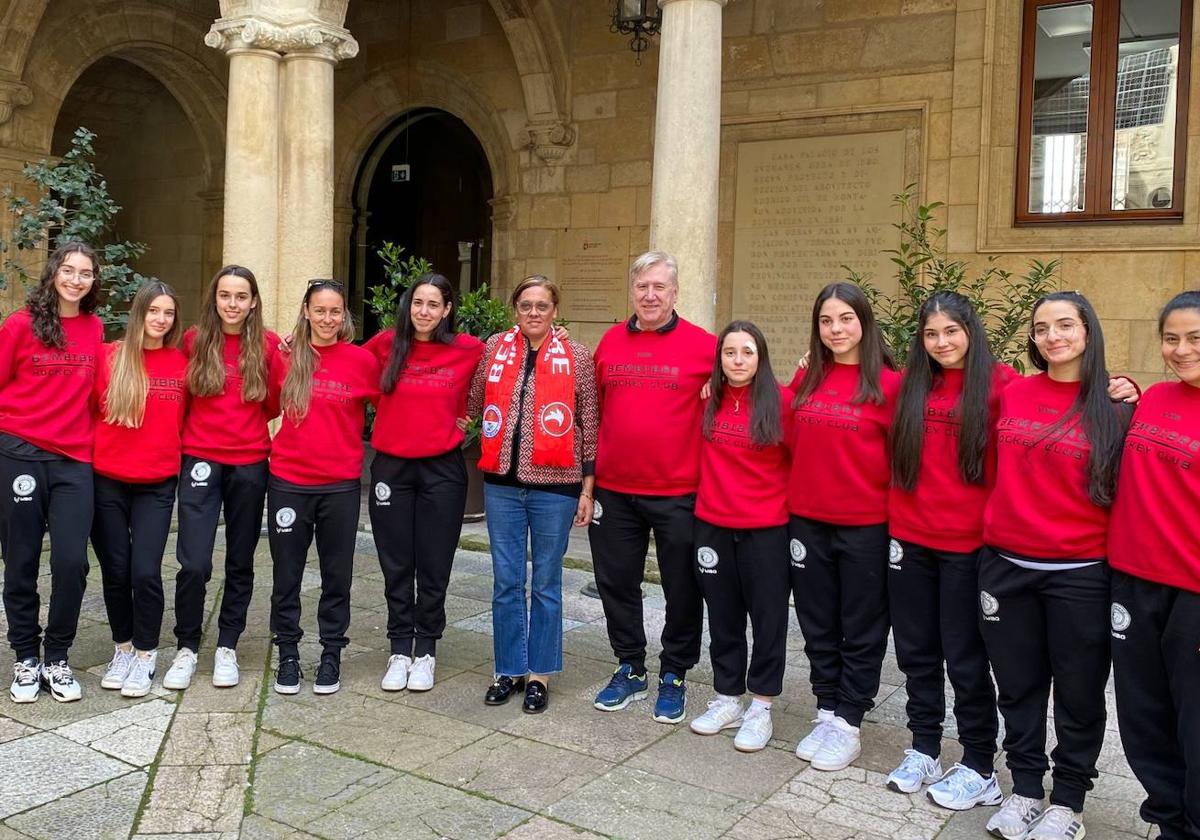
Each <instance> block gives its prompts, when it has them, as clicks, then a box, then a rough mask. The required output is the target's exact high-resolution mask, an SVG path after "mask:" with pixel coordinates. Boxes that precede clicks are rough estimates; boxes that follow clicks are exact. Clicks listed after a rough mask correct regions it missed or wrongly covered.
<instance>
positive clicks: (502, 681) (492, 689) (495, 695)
mask: <svg viewBox="0 0 1200 840" xmlns="http://www.w3.org/2000/svg"><path fill="white" fill-rule="evenodd" d="M524 687H525V678H524V677H517V678H516V679H515V680H514V679H513V678H512V677H504V676H500V677H496V681H495V682H494V683H492V684H491V685H490V686H489V687H488V690H487V694H485V695H483V702H484V704H485V705H487V706H503V705H504V704H505V703H507V702H508V698H509V697H511V696H512V693H513V692H514V691H520V690H521V689H523V688H524Z"/></svg>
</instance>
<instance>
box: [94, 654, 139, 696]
mask: <svg viewBox="0 0 1200 840" xmlns="http://www.w3.org/2000/svg"><path fill="white" fill-rule="evenodd" d="M133 657H134V653H133V648H130V649H129V650H125V649H124V648H123V647H121V646H120V645H114V646H113V658H112V662H109V663H108V670H106V671H105V672H104V677H103V678H101V680H100V687H101V688H109V689H112V690H114V691H115V690H117V689H118V688H120V687H121V686H122V684H124V682H125V678H126V677H127V676H129V669H130V668H132V667H133Z"/></svg>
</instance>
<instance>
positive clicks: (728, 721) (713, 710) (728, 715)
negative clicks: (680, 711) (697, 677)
mask: <svg viewBox="0 0 1200 840" xmlns="http://www.w3.org/2000/svg"><path fill="white" fill-rule="evenodd" d="M742 713H743V710H742V701H740V700H738V698H736V697H730V696H729V695H727V694H718V695H717V696H716V697H714V698H713V699H712V700H709V701H708V711H707V712H705V713H704V714H702V715H700V716H699V717H695V718H692V722H691V723H689V724H688V726H689V727H691V730H692V731H693V732H695V733H696V734H697V735H716V734H717V733H718V732H720V731H721V730H722V729H732V728H733V727H735V726H741V725H742Z"/></svg>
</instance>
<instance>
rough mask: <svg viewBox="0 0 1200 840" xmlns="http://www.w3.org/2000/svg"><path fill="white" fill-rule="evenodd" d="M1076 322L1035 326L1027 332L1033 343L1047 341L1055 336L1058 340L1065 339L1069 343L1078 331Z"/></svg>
mask: <svg viewBox="0 0 1200 840" xmlns="http://www.w3.org/2000/svg"><path fill="white" fill-rule="evenodd" d="M1079 326H1080V324H1079V322H1078V321H1059V322H1058V323H1057V324H1036V325H1035V326H1034V328H1033V329H1031V330H1030V331H1029V337H1030V338H1032V339H1033V340H1034V341H1035V342H1038V343H1040V342H1043V341H1048V340H1049V339H1050V336H1051V335H1052V334H1053V335H1057V336H1058V337H1059V338H1065V339H1067V340H1068V341H1070V340H1071V339H1072V338H1074V337H1075V333H1076V331H1078V329H1079Z"/></svg>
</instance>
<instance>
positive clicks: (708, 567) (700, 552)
mask: <svg viewBox="0 0 1200 840" xmlns="http://www.w3.org/2000/svg"><path fill="white" fill-rule="evenodd" d="M718 559H719V558H718V557H717V552H716V551H714V550H713V549H711V548H709V547H708V546H706V545H702V546H700V547H699V548H698V549H696V562H697V563H699V564H700V573H701V574H704V575H715V574H716V572H715V571H713V569H715V568H717V561H718Z"/></svg>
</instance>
